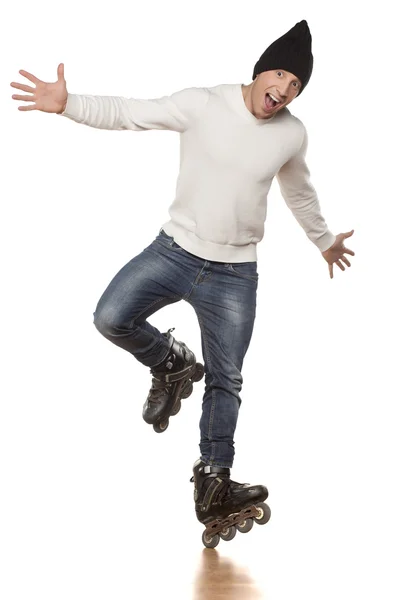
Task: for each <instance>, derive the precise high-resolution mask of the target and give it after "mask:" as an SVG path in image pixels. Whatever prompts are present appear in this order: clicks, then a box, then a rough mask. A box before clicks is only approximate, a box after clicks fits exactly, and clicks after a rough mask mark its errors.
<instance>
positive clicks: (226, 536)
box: [219, 525, 236, 542]
mask: <svg viewBox="0 0 400 600" xmlns="http://www.w3.org/2000/svg"><path fill="white" fill-rule="evenodd" d="M219 535H220V538H221V539H222V540H224V541H225V542H230V541H231V540H233V538H234V537H235V535H236V527H234V526H233V525H232V526H231V527H227V528H226V529H223V530H222V531H220V533H219Z"/></svg>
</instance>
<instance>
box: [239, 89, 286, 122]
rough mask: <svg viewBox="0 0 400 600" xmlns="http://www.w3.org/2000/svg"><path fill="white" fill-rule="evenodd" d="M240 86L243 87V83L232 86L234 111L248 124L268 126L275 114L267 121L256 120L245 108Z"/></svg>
mask: <svg viewBox="0 0 400 600" xmlns="http://www.w3.org/2000/svg"><path fill="white" fill-rule="evenodd" d="M242 85H244V83H237V84H235V85H234V90H233V91H234V102H235V108H236V111H237V112H238V113H239V114H240V115H242V117H243V118H244V119H246V121H248V122H249V123H253V124H254V125H257V126H264V125H269V124H270V123H271V122H272V121H273V120H274V119H275V117H276V115H277V113H274V114H273V115H272V117H270V118H269V119H257V117H255V116H254V115H253V113H251V112H250V111H249V109H248V108H247V106H246V103H245V101H244V98H243V92H242Z"/></svg>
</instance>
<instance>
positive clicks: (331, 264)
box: [329, 263, 333, 279]
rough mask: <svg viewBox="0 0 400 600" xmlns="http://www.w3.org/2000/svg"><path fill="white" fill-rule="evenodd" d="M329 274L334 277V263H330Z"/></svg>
mask: <svg viewBox="0 0 400 600" xmlns="http://www.w3.org/2000/svg"><path fill="white" fill-rule="evenodd" d="M329 275H330V276H331V279H332V278H333V263H329Z"/></svg>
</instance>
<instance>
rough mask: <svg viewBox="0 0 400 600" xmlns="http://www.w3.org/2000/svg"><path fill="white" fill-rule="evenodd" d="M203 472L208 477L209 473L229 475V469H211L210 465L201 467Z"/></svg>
mask: <svg viewBox="0 0 400 600" xmlns="http://www.w3.org/2000/svg"><path fill="white" fill-rule="evenodd" d="M203 472H204V473H206V475H208V474H209V473H225V474H226V475H229V474H230V472H231V471H230V469H228V468H227V467H212V466H210V465H206V466H205V467H203Z"/></svg>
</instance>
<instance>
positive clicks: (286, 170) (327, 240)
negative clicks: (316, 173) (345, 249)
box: [276, 126, 336, 252]
mask: <svg viewBox="0 0 400 600" xmlns="http://www.w3.org/2000/svg"><path fill="white" fill-rule="evenodd" d="M303 127H304V126H303ZM307 147H308V135H307V130H306V128H305V127H304V138H303V143H302V145H301V148H300V150H299V151H298V152H297V154H295V155H294V156H293V157H292V158H291V159H290V160H288V162H286V163H285V164H284V165H283V167H281V169H280V170H279V172H278V173H277V175H276V178H277V180H278V184H279V187H280V190H281V194H282V196H283V198H284V200H285V202H286V204H287V206H288V207H289V208H290V210H291V211H292V213H293V216H294V217H295V219H296V220H297V222H298V223H299V224H300V225H301V227H302V228H303V229H304V231H305V233H306V235H307V237H308V238H309V239H310V240H311V242H313V243H314V244H315V245H316V246H317V248H319V250H320V251H321V252H324V251H325V250H327V249H328V248H330V247H331V246H332V244H334V242H335V240H336V236H335V235H334V234H333V233H332V232H331V231H330V230H329V229H328V226H327V224H326V222H325V219H324V217H323V216H322V214H321V210H320V205H319V201H318V196H317V193H316V191H315V189H314V187H313V185H312V183H311V181H310V171H309V169H308V167H307V163H306V161H305V156H306V152H307Z"/></svg>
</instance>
